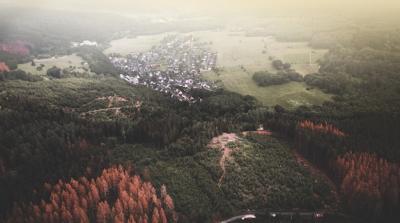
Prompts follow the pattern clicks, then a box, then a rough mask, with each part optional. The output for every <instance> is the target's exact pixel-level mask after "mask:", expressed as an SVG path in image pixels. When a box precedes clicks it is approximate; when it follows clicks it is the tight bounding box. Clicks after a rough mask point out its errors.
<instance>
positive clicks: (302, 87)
mask: <svg viewBox="0 0 400 223" xmlns="http://www.w3.org/2000/svg"><path fill="white" fill-rule="evenodd" d="M252 74H253V73H252V72H249V71H247V72H246V71H243V69H241V67H230V68H224V69H223V70H222V71H220V72H219V75H217V74H216V73H215V72H213V71H210V72H207V73H204V74H203V77H204V78H206V79H208V80H212V81H217V80H220V81H221V82H222V85H223V86H224V87H225V88H226V89H227V90H230V91H235V92H238V93H240V94H242V95H251V96H254V97H255V98H257V100H259V101H260V102H261V103H263V104H264V105H275V104H279V105H282V106H284V107H285V108H288V109H291V108H295V107H298V106H300V105H313V104H321V103H322V102H324V101H326V100H330V97H331V96H330V95H328V94H325V93H323V92H322V91H320V90H318V89H309V90H307V88H308V87H307V85H306V84H304V83H300V82H290V83H287V84H282V85H275V86H269V87H259V86H258V85H257V84H256V83H255V82H254V81H253V80H252V78H251V77H252Z"/></svg>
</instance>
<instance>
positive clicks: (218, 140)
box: [209, 133, 238, 187]
mask: <svg viewBox="0 0 400 223" xmlns="http://www.w3.org/2000/svg"><path fill="white" fill-rule="evenodd" d="M237 139H238V137H237V135H236V134H235V133H223V134H222V135H220V136H217V137H214V138H213V139H212V140H211V143H210V144H209V147H211V148H215V149H221V150H222V156H221V159H220V160H219V166H220V167H221V170H222V175H221V177H220V178H219V180H218V187H221V185H222V181H223V180H224V177H225V174H226V168H225V162H226V161H227V160H229V159H231V153H232V148H229V147H227V146H226V145H227V144H228V143H229V142H235V141H236V140H237Z"/></svg>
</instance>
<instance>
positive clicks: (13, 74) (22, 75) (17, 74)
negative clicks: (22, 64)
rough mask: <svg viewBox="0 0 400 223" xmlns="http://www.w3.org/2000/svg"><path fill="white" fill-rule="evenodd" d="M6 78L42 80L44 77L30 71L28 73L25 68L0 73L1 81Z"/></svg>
mask: <svg viewBox="0 0 400 223" xmlns="http://www.w3.org/2000/svg"><path fill="white" fill-rule="evenodd" d="M5 80H23V81H32V82H34V81H41V80H43V78H41V77H39V76H36V75H32V74H30V73H26V72H25V71H23V70H13V71H10V72H4V73H0V81H5Z"/></svg>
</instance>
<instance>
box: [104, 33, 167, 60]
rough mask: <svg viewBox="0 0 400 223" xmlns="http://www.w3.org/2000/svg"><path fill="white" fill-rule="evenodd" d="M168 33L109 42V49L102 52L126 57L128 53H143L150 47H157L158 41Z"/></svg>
mask: <svg viewBox="0 0 400 223" xmlns="http://www.w3.org/2000/svg"><path fill="white" fill-rule="evenodd" d="M167 35H168V33H161V34H156V35H143V36H137V37H134V38H128V37H125V38H122V39H117V40H113V41H111V42H110V45H111V46H110V47H109V48H107V49H105V50H104V53H105V54H110V53H118V54H121V55H127V54H129V53H139V52H145V51H148V50H150V49H151V47H152V46H154V45H157V44H159V43H160V41H161V40H162V39H163V38H164V37H165V36H167Z"/></svg>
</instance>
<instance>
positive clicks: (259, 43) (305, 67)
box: [191, 30, 327, 75]
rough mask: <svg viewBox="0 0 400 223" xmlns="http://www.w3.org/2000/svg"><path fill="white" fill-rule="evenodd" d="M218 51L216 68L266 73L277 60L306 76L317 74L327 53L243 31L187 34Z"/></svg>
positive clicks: (296, 43) (301, 44)
mask: <svg viewBox="0 0 400 223" xmlns="http://www.w3.org/2000/svg"><path fill="white" fill-rule="evenodd" d="M191 34H192V35H193V36H195V37H196V38H199V39H200V41H205V42H207V43H208V47H209V48H210V49H211V50H212V51H215V52H218V62H217V65H218V66H219V67H234V66H242V65H243V66H251V67H252V68H253V69H254V70H270V71H273V68H271V60H270V58H273V59H280V60H282V61H284V62H287V63H290V64H292V66H293V67H294V68H295V69H296V71H298V72H299V73H301V74H302V75H307V74H310V73H315V72H317V71H318V69H319V66H318V64H317V63H316V62H317V60H319V59H320V58H321V57H322V56H323V55H324V54H325V53H326V52H327V50H319V49H318V50H317V49H312V48H310V47H309V46H308V43H307V42H278V41H277V40H276V39H275V38H274V37H271V36H265V37H263V36H246V35H245V33H243V32H233V31H229V30H222V31H199V32H193V33H191Z"/></svg>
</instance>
